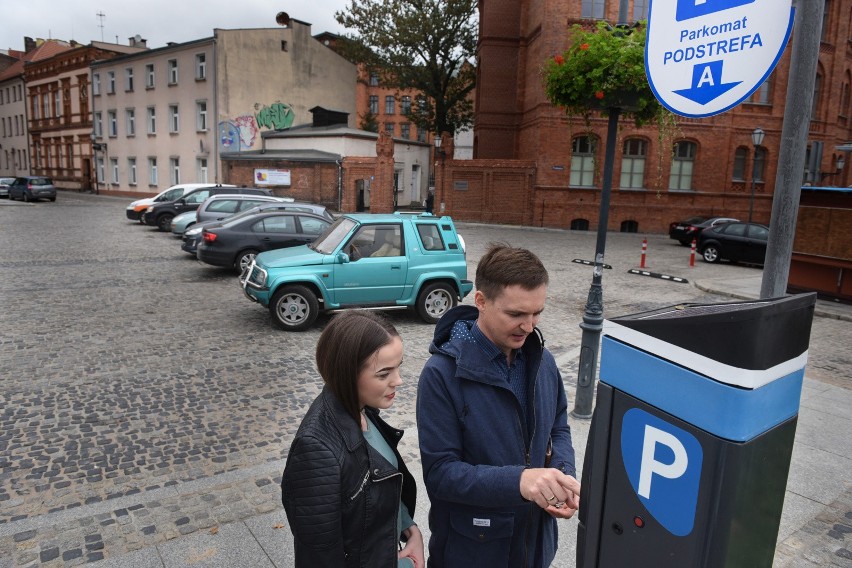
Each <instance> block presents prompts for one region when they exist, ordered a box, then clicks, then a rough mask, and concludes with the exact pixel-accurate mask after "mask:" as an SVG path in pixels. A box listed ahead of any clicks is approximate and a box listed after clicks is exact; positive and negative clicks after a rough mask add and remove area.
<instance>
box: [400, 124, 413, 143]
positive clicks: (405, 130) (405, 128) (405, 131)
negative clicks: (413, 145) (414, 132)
mask: <svg viewBox="0 0 852 568" xmlns="http://www.w3.org/2000/svg"><path fill="white" fill-rule="evenodd" d="M399 130H400V132H399V135H400V136H401V137H402V138H405V139H406V140H411V125H410V124H408V123H407V122H404V123H402V124H400V125H399Z"/></svg>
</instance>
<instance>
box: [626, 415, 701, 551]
mask: <svg viewBox="0 0 852 568" xmlns="http://www.w3.org/2000/svg"><path fill="white" fill-rule="evenodd" d="M621 457H622V460H623V462H624V469H625V470H626V472H627V478H628V479H629V480H630V484H631V485H632V486H633V490H634V491H635V492H636V495H637V496H638V497H639V501H641V502H642V504H643V505H644V506H645V508H646V509H647V510H648V512H649V513H651V515H653V517H654V518H655V519H656V520H657V521H658V522H659V523H660V524H661V525H662V526H663V527H665V529H666V530H668V531H669V532H670V533H672V534H674V535H676V536H686V535H688V534H689V533H691V532H692V527H693V525H694V524H695V510H696V507H697V505H698V487H699V483H700V481H701V465H702V463H703V461H704V451H703V450H702V448H701V443H700V442H699V441H698V440H697V439H696V438H695V436H693V435H692V434H690V433H689V432H687V431H685V430H682V429H680V428H678V427H677V426H674V425H673V424H670V423H668V422H666V421H664V420H662V419H661V418H658V417H656V416H654V415H652V414H649V413H647V412H645V411H644V410H641V409H639V408H631V409H630V410H628V411H627V412H625V413H624V419H623V421H622V424H621Z"/></svg>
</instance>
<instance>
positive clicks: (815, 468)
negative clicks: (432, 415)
mask: <svg viewBox="0 0 852 568" xmlns="http://www.w3.org/2000/svg"><path fill="white" fill-rule="evenodd" d="M760 284H761V277H760V276H754V277H749V278H743V279H739V280H735V281H732V280H725V279H704V280H699V281H697V282H695V286H696V287H697V288H699V289H701V290H703V291H706V292H710V293H715V294H719V295H723V296H728V297H730V298H733V299H756V298H758V296H759V290H760ZM816 316H817V317H826V318H833V319H838V320H842V321H848V322H852V306H850V305H846V304H841V303H835V302H831V301H826V300H818V301H817V307H816ZM848 337H849V335H848V334H847V335H846V336H845V338H843V337H841V338H837V341H838V345H839V346H841V347H840V349H841V350H843V348H842V345H846V353H844V354H843V357H846V356H848V345H849V340H848ZM847 362H848V361H847ZM849 368H850V367H848V366H847V367H844V368H842V369H837V372H839V373H840V374H845V373H848V371H849ZM808 375H809V376H806V378H805V383H804V388H803V392H802V401H801V407H800V413H799V423H798V429H797V433H796V442H795V446H794V449H793V458H792V464H791V471H790V476H789V479H788V485H787V494H786V496H785V503H784V512H783V516H782V521H781V527H780V531H779V541H778V546H777V549H776V554H775V562H774V566H776V567H789V568H799V567H811V566H813V567H817V566H843V567H847V568H849V567H852V481H850V479H852V477H850V471H852V420H850V412H849V410H850V409H852V390H849V389H848V388H844V386H841V385H834V384H827V383H826V382H823V381H819V380H815V379H812V378H810V375H811V372H810V371H808ZM843 378H844V380H846V381H848V380H852V377H848V376H845V377H843ZM571 426H572V433H573V437H574V445H575V447H576V449H577V453H578V458H580V459H581V458H582V455H583V453H584V448H585V445H586V439H587V436H588V422H583V423H575V422H574V421H573V420H572V424H571ZM267 465H271V464H267ZM279 465H283V463H282V464H279ZM578 465H580V464H578ZM412 469H415V468H412ZM416 469H419V468H416ZM418 473H419V472H418ZM418 477H419V476H418ZM276 482H280V473H279V475H278V477H277V478H276ZM418 483H422V481H421V480H420V479H418ZM276 489H277V488H276ZM277 495H278V494H277V492H276V491H271V492H270V494H269V496H270V498H272V497H273V496H275V498H276V499H277ZM418 509H419V510H418V515H419V516H421V517H422V518H425V514H424V511H426V510H427V509H428V500H427V499H426V496H425V491H420V492H419V498H418ZM424 538H425V539H426V540H427V541H428V529H425V527H424ZM575 540H576V520H572V521H570V522H568V523H564V524H563V526H562V527H561V528H560V549H559V553H558V555H557V557H556V560H555V562H554V564H553V565H554V566H558V567H572V566H574V565H575V562H574V558H575V552H574V551H575V547H576V542H575ZM292 558H293V540H292V535H291V533H290V531H289V529H288V528H287V521H286V516H285V514H284V512H283V510H282V509H281V508H280V507H279V508H277V509H276V510H275V511H272V512H270V513H266V514H263V515H257V516H254V517H250V518H247V519H244V520H241V521H237V522H233V523H229V524H226V525H223V526H219V527H215V528H213V529H203V530H199V531H197V532H195V533H194V534H190V535H188V536H186V537H182V538H175V539H174V540H170V541H167V542H164V543H161V544H158V545H156V546H151V547H148V548H144V549H141V550H138V551H136V552H133V553H130V554H127V555H125V556H122V557H118V558H109V559H106V560H103V561H100V562H97V563H95V564H93V565H94V566H97V567H98V568H177V567H180V566H188V565H192V566H203V567H211V568H220V567H221V568H230V567H235V566H252V567H253V568H267V567H268V568H284V567H288V566H292ZM0 568H5V565H4V564H3V561H2V560H0Z"/></svg>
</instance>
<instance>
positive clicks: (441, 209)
mask: <svg viewBox="0 0 852 568" xmlns="http://www.w3.org/2000/svg"><path fill="white" fill-rule="evenodd" d="M441 142H442V140H441V134H440V133H438V134H437V135H436V136H435V157H436V158H437V157H438V156H441V184H440V186H438V187H437V188H436V189H435V192H436V193H437V195H436V196H435V197H436V198H437V201H438V203H439V205H438V211H439V212H440V213H442V214H443V213H444V207H445V205H444V160H445V159H446V157H447V152H446V151H444V150H442V149H441ZM435 177H436V178H437V176H435ZM435 184H436V185H437V184H438V180H437V179H436V180H435Z"/></svg>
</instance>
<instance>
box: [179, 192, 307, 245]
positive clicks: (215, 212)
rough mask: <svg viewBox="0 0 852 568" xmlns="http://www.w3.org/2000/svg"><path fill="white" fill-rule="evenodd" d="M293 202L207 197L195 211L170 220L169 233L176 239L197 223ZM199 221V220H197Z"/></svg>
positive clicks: (260, 197)
mask: <svg viewBox="0 0 852 568" xmlns="http://www.w3.org/2000/svg"><path fill="white" fill-rule="evenodd" d="M284 201H293V198H292V197H274V196H267V195H232V194H227V193H226V194H222V195H213V196H210V197H208V198H207V199H206V200H205V201H204V203H202V204H201V205H200V206H199V207H198V209H197V210H195V211H186V212H184V213H181V214H180V215H177V216H175V218H174V219H172V225H171V231H172V234H173V235H175V236H177V237H179V238H180V237H183V234H184V233H185V232H186V230H187V229H188V228H190V227H194V226H195V225H196V224H198V223H199V222H205V221H222V220H224V219H227V218H228V217H231V216H233V215H234V214H236V213H238V212H240V211H245V210H248V209H251V208H253V207H256V206H258V205H260V204H261V203H269V202H284ZM199 219H200V220H199Z"/></svg>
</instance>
